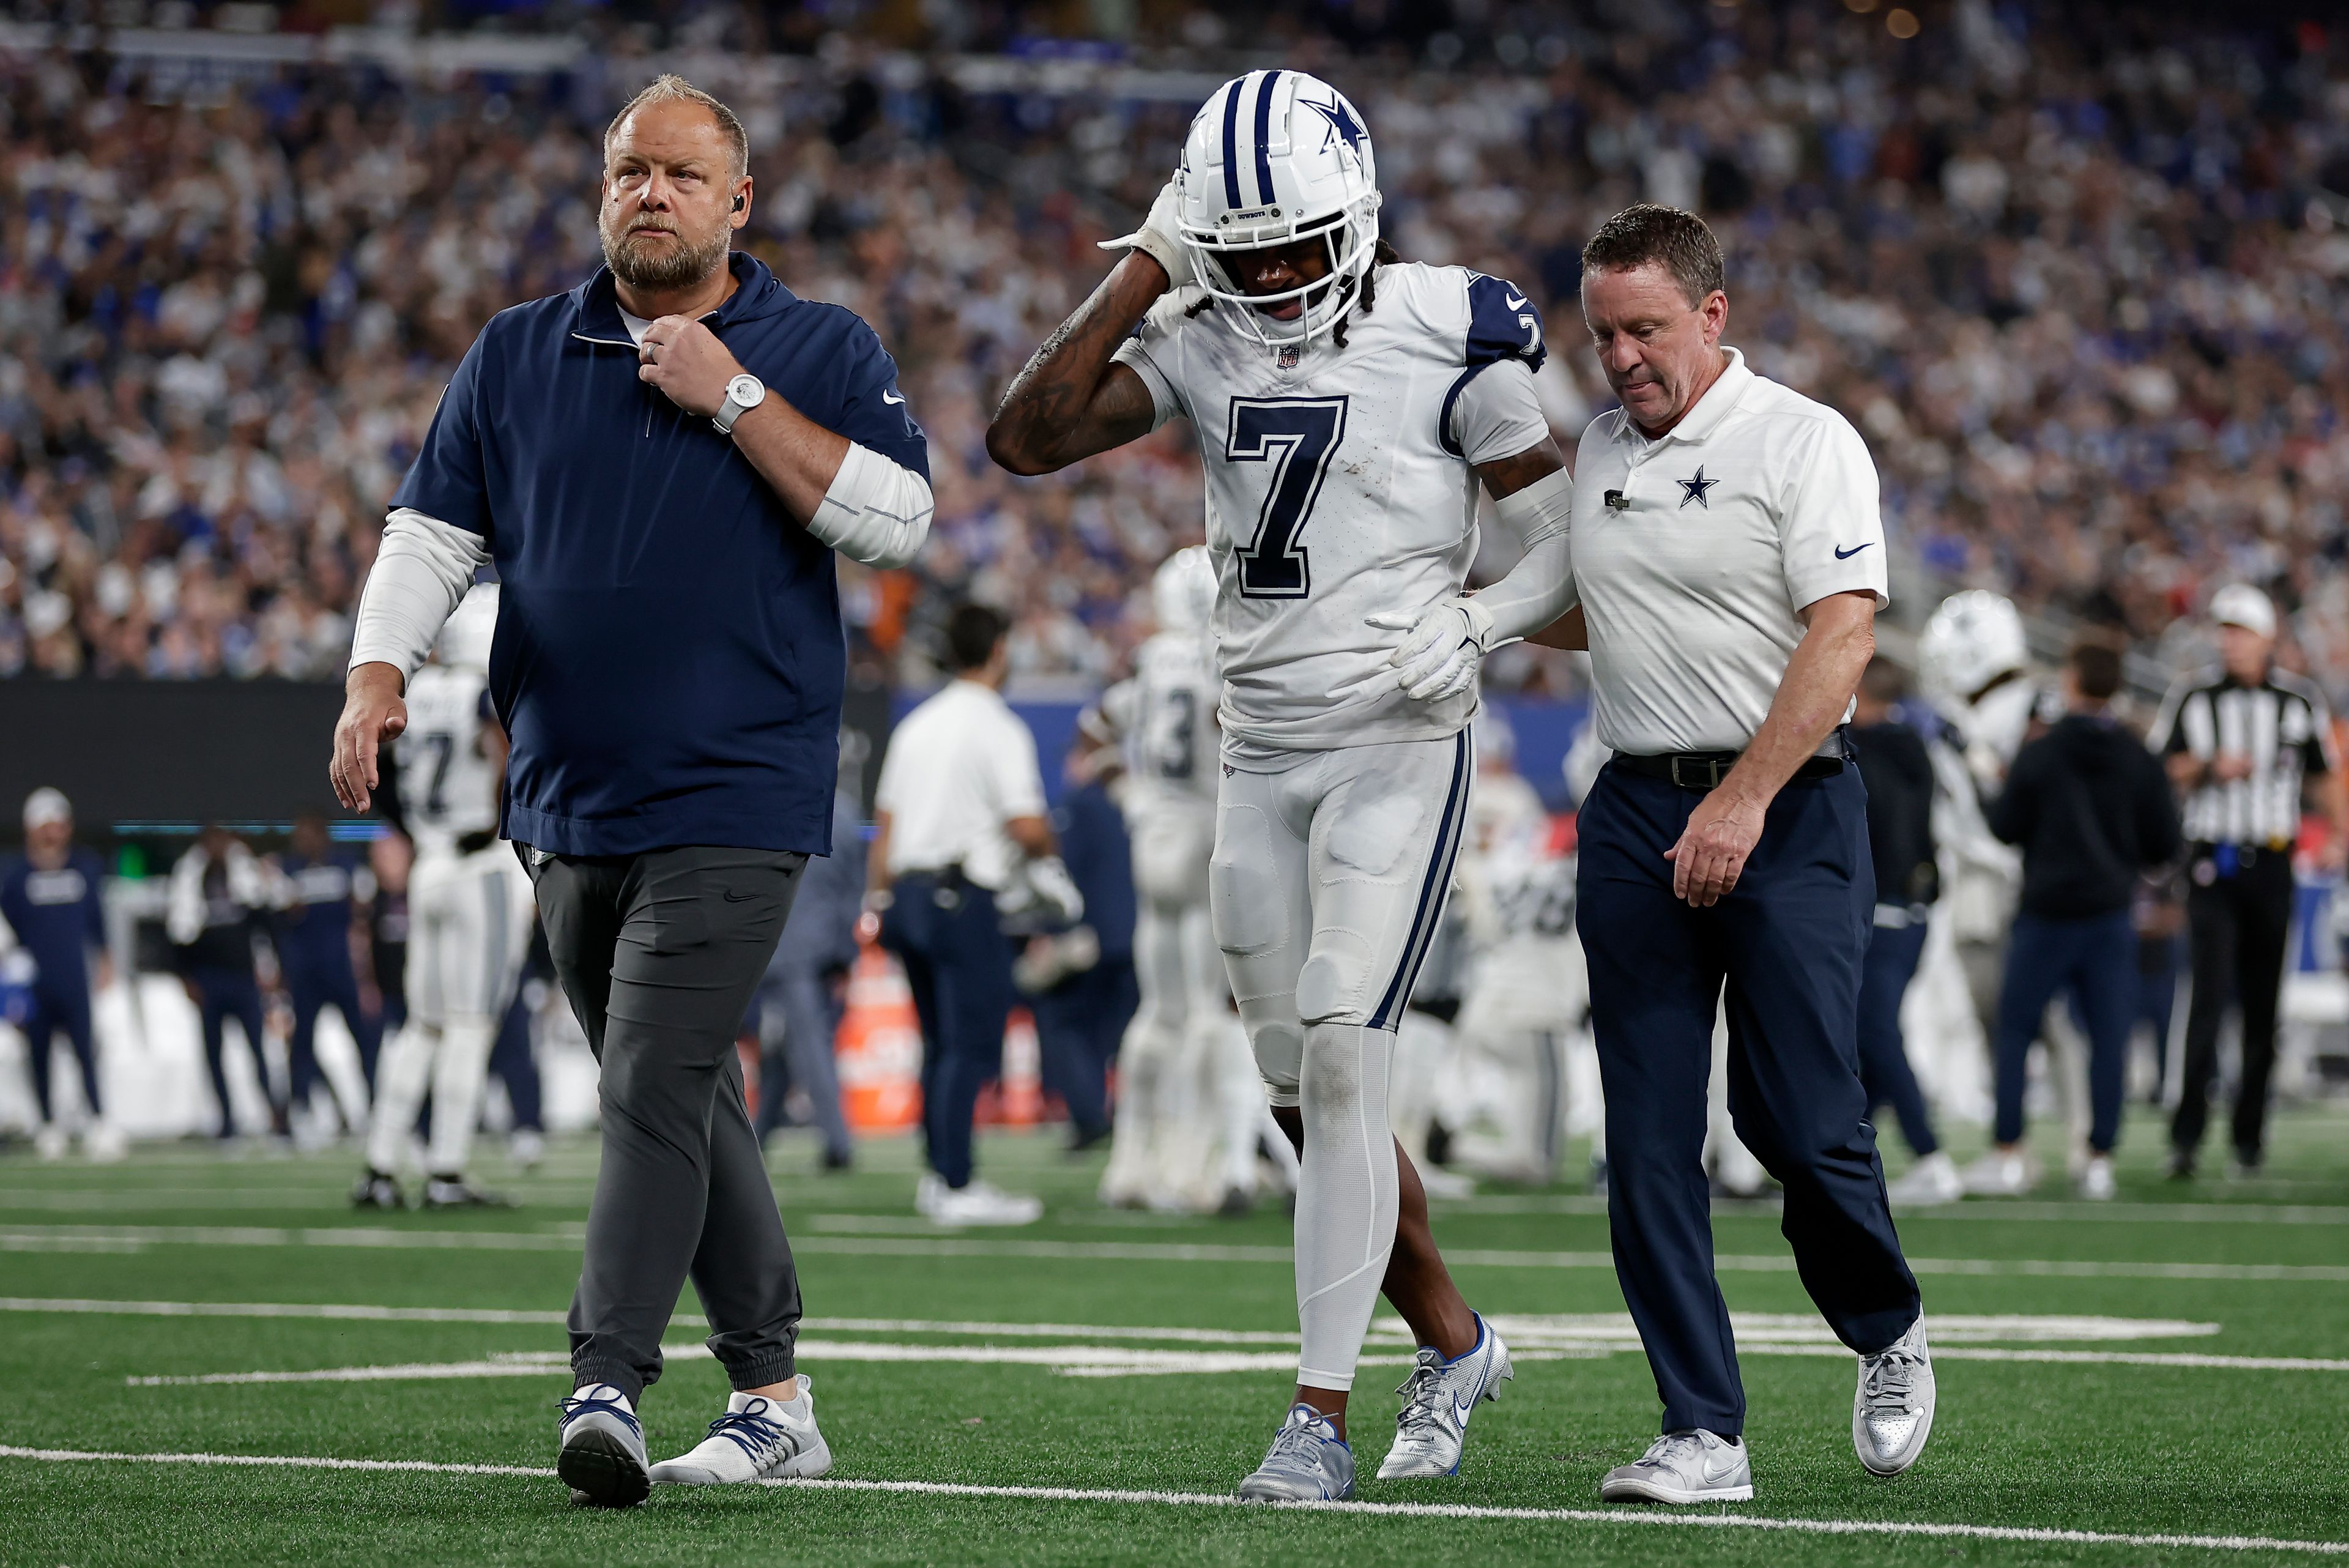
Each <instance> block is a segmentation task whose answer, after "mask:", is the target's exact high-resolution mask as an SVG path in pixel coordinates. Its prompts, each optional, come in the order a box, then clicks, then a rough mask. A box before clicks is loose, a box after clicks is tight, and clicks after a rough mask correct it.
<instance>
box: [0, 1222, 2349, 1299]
mask: <svg viewBox="0 0 2349 1568" xmlns="http://www.w3.org/2000/svg"><path fill="white" fill-rule="evenodd" d="M582 1233H583V1228H582V1227H580V1226H577V1225H574V1224H565V1225H562V1226H557V1227H551V1228H549V1229H547V1230H543V1231H419V1230H408V1229H398V1228H393V1227H388V1226H387V1227H383V1228H379V1229H378V1228H370V1227H358V1226H343V1227H335V1228H320V1229H315V1230H312V1229H302V1230H295V1229H284V1228H278V1227H273V1226H261V1225H252V1226H208V1225H35V1226H27V1225H19V1226H14V1227H9V1228H6V1229H0V1251H94V1252H128V1251H139V1250H140V1249H141V1248H144V1247H150V1246H176V1247H341V1248H352V1249H357V1250H384V1251H400V1250H404V1249H411V1248H414V1249H425V1250H432V1251H532V1252H569V1251H577V1250H578V1248H579V1245H580V1240H581V1235H582ZM792 1248H793V1250H794V1251H802V1252H829V1253H843V1254H849V1255H854V1256H879V1257H921V1258H1037V1259H1053V1260H1067V1261H1070V1262H1147V1263H1277V1264H1279V1265H1281V1266H1282V1267H1287V1266H1288V1263H1289V1262H1290V1255H1289V1250H1288V1248H1287V1247H1278V1246H1244V1245H1237V1244H1206V1243H1200V1244H1191V1243H1184V1242H1151V1241H1017V1240H1012V1239H1009V1238H1004V1239H1000V1240H998V1239H993V1238H988V1239H979V1238H974V1237H966V1236H951V1235H950V1236H935V1237H933V1236H903V1237H900V1236H802V1237H800V1238H797V1239H795V1240H794V1241H792ZM1444 1258H1445V1261H1447V1262H1451V1263H1454V1264H1471V1265H1475V1266H1478V1267H1484V1268H1516V1269H1593V1270H1608V1271H1610V1272H1611V1271H1612V1270H1613V1269H1614V1267H1615V1260H1614V1258H1613V1256H1612V1255H1611V1254H1609V1253H1607V1252H1549V1251H1503V1250H1496V1249H1489V1248H1485V1249H1479V1248H1458V1249H1449V1250H1447V1251H1445V1252H1444ZM1713 1266H1714V1267H1715V1268H1717V1269H1720V1270H1723V1271H1725V1272H1733V1273H1771V1274H1782V1273H1792V1272H1794V1269H1795V1260H1794V1256H1793V1254H1792V1253H1788V1252H1748V1253H1739V1252H1723V1253H1719V1254H1716V1255H1715V1256H1714V1258H1713ZM1909 1267H1910V1268H1912V1269H1914V1270H1915V1271H1916V1272H1919V1273H1920V1274H1965V1275H1977V1276H2000V1275H2014V1276H2051V1277H2060V1278H2072V1279H2102V1280H2214V1281H2216V1280H2230V1281H2256V1282H2262V1283H2270V1282H2287V1281H2291V1282H2316V1283H2323V1284H2349V1264H2335V1263H2189V1262H2133V1261H2110V1262H2104V1261H2093V1260H2079V1259H2029V1258H1917V1257H1912V1258H1910V1259H1909Z"/></svg>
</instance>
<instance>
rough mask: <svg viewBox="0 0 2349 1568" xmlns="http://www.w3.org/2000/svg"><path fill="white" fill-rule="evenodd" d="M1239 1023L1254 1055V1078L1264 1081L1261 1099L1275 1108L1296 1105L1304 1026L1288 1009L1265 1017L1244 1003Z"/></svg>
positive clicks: (1300, 1079)
mask: <svg viewBox="0 0 2349 1568" xmlns="http://www.w3.org/2000/svg"><path fill="white" fill-rule="evenodd" d="M1282 1000H1283V1001H1286V1000H1288V999H1287V998H1285V997H1284V998H1283V999H1282ZM1240 1022H1241V1023H1243V1024H1245V1025H1246V1026H1247V1037H1248V1050H1249V1051H1250V1052H1251V1053H1253V1054H1255V1056H1256V1070H1257V1076H1259V1077H1261V1078H1262V1079H1263V1080H1264V1093H1265V1098H1266V1099H1268V1101H1270V1102H1271V1103H1272V1104H1274V1105H1276V1106H1294V1105H1296V1104H1297V1103H1298V1095H1299V1083H1300V1082H1301V1081H1302V1079H1303V1076H1304V1071H1305V1027H1304V1025H1302V1024H1300V1023H1298V1022H1297V1019H1296V1017H1295V1015H1294V1013H1293V1012H1292V1011H1291V1010H1290V1009H1288V1008H1286V1007H1284V1008H1281V1009H1279V1010H1278V1012H1277V1013H1276V1014H1275V1015H1274V1016H1272V1017H1264V1016H1261V1015H1259V1014H1258V1012H1257V1009H1256V1008H1254V1007H1253V1006H1251V1005H1249V1004H1247V1003H1245V1002H1244V1003H1242V1004H1241V1006H1240Z"/></svg>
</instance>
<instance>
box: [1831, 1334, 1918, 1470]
mask: <svg viewBox="0 0 2349 1568" xmlns="http://www.w3.org/2000/svg"><path fill="white" fill-rule="evenodd" d="M1932 1430H1933V1359H1932V1356H1931V1355H1929V1354H1928V1353H1927V1351H1926V1349H1925V1318H1924V1314H1921V1313H1920V1314H1918V1317H1917V1321H1916V1322H1915V1323H1912V1324H1909V1332H1908V1333H1906V1334H1902V1335H1901V1336H1900V1337H1899V1339H1896V1340H1894V1341H1893V1342H1892V1343H1891V1344H1890V1345H1886V1346H1885V1347H1884V1348H1883V1349H1882V1350H1880V1351H1878V1352H1877V1353H1876V1354H1875V1355H1863V1356H1861V1357H1860V1358H1859V1387H1858V1388H1857V1391H1855V1392H1854V1393H1853V1395H1852V1399H1851V1446H1852V1449H1853V1450H1854V1451H1855V1452H1857V1454H1858V1455H1859V1462H1860V1463H1861V1464H1863V1465H1866V1466H1867V1467H1868V1471H1869V1473H1870V1474H1873V1475H1879V1476H1897V1475H1899V1473H1900V1472H1901V1471H1902V1470H1905V1469H1908V1468H1909V1466H1910V1465H1913V1464H1915V1463H1916V1462H1917V1456H1918V1455H1919V1454H1921V1453H1923V1452H1924V1451H1925V1439H1926V1438H1928V1437H1929V1436H1930V1435H1931V1433H1932Z"/></svg>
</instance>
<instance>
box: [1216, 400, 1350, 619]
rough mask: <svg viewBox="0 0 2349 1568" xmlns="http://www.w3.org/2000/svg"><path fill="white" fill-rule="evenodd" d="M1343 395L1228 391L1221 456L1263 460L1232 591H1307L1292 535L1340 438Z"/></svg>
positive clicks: (1300, 551)
mask: <svg viewBox="0 0 2349 1568" xmlns="http://www.w3.org/2000/svg"><path fill="white" fill-rule="evenodd" d="M1346 401H1347V400H1345V399H1344V398H1234V399H1233V400H1232V404H1231V409H1232V413H1231V433H1230V434H1229V435H1228V436H1226V438H1225V441H1224V461H1226V462H1268V463H1270V464H1272V481H1271V483H1269V484H1268V485H1266V486H1265V492H1264V506H1263V508H1262V509H1261V510H1260V511H1259V512H1258V513H1257V523H1256V536H1255V537H1254V538H1253V539H1251V540H1249V541H1248V544H1247V547H1246V548H1244V549H1242V550H1239V551H1237V557H1238V560H1239V567H1240V597H1243V598H1251V599H1301V598H1303V597H1306V596H1307V595H1308V594H1309V593H1311V592H1312V591H1313V573H1312V566H1311V562H1310V561H1309V560H1308V559H1307V556H1306V552H1305V548H1304V546H1303V545H1301V544H1299V535H1302V534H1303V533H1304V532H1305V523H1306V519H1307V518H1308V517H1309V516H1310V515H1311V514H1312V512H1313V503H1314V502H1315V501H1316V500H1318V499H1319V497H1320V494H1321V481H1322V479H1323V478H1324V477H1325V476H1326V475H1327V474H1328V473H1329V472H1330V454H1331V453H1333V452H1336V451H1337V450H1338V443H1339V442H1340V441H1343V440H1345V438H1346Z"/></svg>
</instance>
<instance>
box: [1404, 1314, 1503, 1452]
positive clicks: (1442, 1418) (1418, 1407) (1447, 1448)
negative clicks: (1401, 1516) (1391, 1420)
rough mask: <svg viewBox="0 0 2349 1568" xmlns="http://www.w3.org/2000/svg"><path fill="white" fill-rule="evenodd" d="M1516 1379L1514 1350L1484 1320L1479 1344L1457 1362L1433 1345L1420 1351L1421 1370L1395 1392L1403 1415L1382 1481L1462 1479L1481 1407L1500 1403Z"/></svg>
mask: <svg viewBox="0 0 2349 1568" xmlns="http://www.w3.org/2000/svg"><path fill="white" fill-rule="evenodd" d="M1516 1375H1517V1372H1516V1367H1514V1366H1510V1365H1509V1347H1508V1346H1507V1345H1503V1344H1502V1343H1501V1336H1500V1335H1499V1334H1495V1333H1494V1332H1493V1325H1492V1324H1489V1323H1486V1322H1485V1320H1484V1318H1483V1317H1482V1316H1481V1315H1480V1316H1478V1317H1477V1319H1476V1343H1475V1345H1471V1346H1469V1347H1468V1348H1467V1349H1466V1350H1464V1351H1462V1352H1461V1353H1460V1355H1458V1356H1457V1357H1456V1358H1454V1359H1453V1360H1451V1361H1446V1360H1444V1357H1443V1356H1442V1355H1440V1354H1438V1352H1437V1351H1436V1349H1435V1347H1434V1346H1433V1345H1422V1346H1420V1350H1419V1362H1418V1365H1416V1366H1413V1368H1412V1369H1411V1376H1408V1377H1406V1378H1404V1379H1403V1380H1402V1387H1400V1388H1397V1389H1396V1390H1395V1392H1396V1393H1398V1394H1400V1395H1402V1414H1401V1415H1399V1416H1397V1417H1395V1440H1394V1447H1393V1448H1392V1449H1388V1450H1387V1457H1386V1459H1385V1460H1384V1462H1382V1463H1381V1465H1380V1466H1379V1480H1411V1479H1413V1478H1415V1477H1420V1476H1456V1475H1458V1474H1459V1473H1460V1449H1461V1446H1462V1445H1463V1444H1464V1443H1465V1442H1466V1441H1467V1440H1468V1417H1469V1415H1470V1414H1471V1413H1472V1412H1473V1411H1474V1410H1475V1408H1476V1402H1477V1401H1478V1400H1480V1399H1498V1398H1500V1397H1501V1385H1502V1384H1504V1383H1506V1382H1508V1381H1509V1380H1510V1379H1511V1378H1513V1377H1515V1376H1516Z"/></svg>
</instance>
